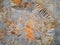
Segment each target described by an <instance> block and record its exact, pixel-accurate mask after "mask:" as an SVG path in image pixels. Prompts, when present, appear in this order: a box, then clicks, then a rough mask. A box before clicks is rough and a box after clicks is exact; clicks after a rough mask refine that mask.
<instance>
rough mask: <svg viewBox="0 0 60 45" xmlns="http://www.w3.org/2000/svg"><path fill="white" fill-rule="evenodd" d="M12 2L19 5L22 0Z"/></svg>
mask: <svg viewBox="0 0 60 45" xmlns="http://www.w3.org/2000/svg"><path fill="white" fill-rule="evenodd" d="M12 2H13V3H14V4H16V5H21V3H22V0H12Z"/></svg>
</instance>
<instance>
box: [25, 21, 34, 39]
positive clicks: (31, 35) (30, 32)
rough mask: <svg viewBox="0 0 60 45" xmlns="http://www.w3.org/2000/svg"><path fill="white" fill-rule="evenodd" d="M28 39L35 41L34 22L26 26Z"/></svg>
mask: <svg viewBox="0 0 60 45" xmlns="http://www.w3.org/2000/svg"><path fill="white" fill-rule="evenodd" d="M26 38H27V39H28V40H34V31H33V27H32V22H30V21H29V22H28V23H27V24H26Z"/></svg>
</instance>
